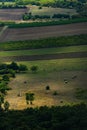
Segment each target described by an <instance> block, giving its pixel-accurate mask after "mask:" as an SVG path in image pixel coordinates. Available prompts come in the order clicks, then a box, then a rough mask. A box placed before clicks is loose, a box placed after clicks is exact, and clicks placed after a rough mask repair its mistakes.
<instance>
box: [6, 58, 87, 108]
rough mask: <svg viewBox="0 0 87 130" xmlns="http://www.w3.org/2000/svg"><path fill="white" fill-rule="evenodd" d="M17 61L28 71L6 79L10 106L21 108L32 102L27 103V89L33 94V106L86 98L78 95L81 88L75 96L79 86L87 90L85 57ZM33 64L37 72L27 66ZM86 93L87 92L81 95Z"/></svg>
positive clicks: (61, 103)
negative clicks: (8, 79) (48, 88)
mask: <svg viewBox="0 0 87 130" xmlns="http://www.w3.org/2000/svg"><path fill="white" fill-rule="evenodd" d="M18 64H24V65H27V67H28V72H26V73H21V74H17V75H16V78H14V79H12V80H11V81H10V83H9V86H10V87H11V88H12V90H10V91H8V94H7V95H6V99H5V100H8V101H9V102H10V108H11V109H24V108H27V107H30V106H31V105H27V104H26V100H25V93H26V92H33V93H34V94H35V100H34V102H33V105H32V107H36V106H44V105H47V106H52V105H66V104H74V103H80V102H86V101H87V98H83V95H82V96H81V92H80V98H78V93H79V92H77V91H78V89H80V90H81V91H82V90H83V91H84V90H85V91H87V88H86V86H87V82H86V80H87V79H86V75H87V58H72V59H59V60H44V61H25V62H18ZM33 65H36V66H38V71H37V72H36V73H32V72H31V70H30V68H31V66H33ZM74 77H75V78H74ZM65 81H67V82H65ZM25 82H26V83H25ZM47 85H49V86H50V90H46V86H47ZM55 93H56V94H55ZM19 94H20V95H21V96H18V95H19ZM85 95H86V93H84V97H86V96H85Z"/></svg>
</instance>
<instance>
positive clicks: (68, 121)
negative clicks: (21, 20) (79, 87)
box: [0, 103, 87, 130]
mask: <svg viewBox="0 0 87 130" xmlns="http://www.w3.org/2000/svg"><path fill="white" fill-rule="evenodd" d="M0 129H1V130H87V105H86V104H84V103H81V104H77V105H72V106H67V105H65V106H52V107H47V106H41V107H39V108H38V107H37V108H27V109H24V110H8V111H7V112H6V111H4V110H0Z"/></svg>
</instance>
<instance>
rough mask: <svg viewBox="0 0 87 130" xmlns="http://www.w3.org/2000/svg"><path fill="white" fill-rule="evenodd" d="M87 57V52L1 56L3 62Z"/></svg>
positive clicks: (0, 59)
mask: <svg viewBox="0 0 87 130" xmlns="http://www.w3.org/2000/svg"><path fill="white" fill-rule="evenodd" d="M83 57H87V52H70V53H59V54H44V55H30V56H28V55H21V56H6V57H3V56H2V57H0V61H1V62H10V61H35V60H51V59H66V58H83Z"/></svg>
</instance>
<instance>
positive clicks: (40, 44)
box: [0, 34, 87, 51]
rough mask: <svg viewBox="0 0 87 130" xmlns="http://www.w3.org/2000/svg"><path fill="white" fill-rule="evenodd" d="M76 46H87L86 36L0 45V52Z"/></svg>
mask: <svg viewBox="0 0 87 130" xmlns="http://www.w3.org/2000/svg"><path fill="white" fill-rule="evenodd" d="M76 45H87V35H86V34H85V35H77V36H65V37H64V36H63V37H58V38H46V39H40V40H28V41H18V42H5V43H0V50H1V51H2V50H11V51H12V50H26V49H41V48H53V47H67V46H76Z"/></svg>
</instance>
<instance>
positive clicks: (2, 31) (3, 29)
mask: <svg viewBox="0 0 87 130" xmlns="http://www.w3.org/2000/svg"><path fill="white" fill-rule="evenodd" d="M7 28H8V26H4V27H3V28H2V30H1V31H0V36H1V35H2V34H3V33H4V31H5V30H6V29H7Z"/></svg>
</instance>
